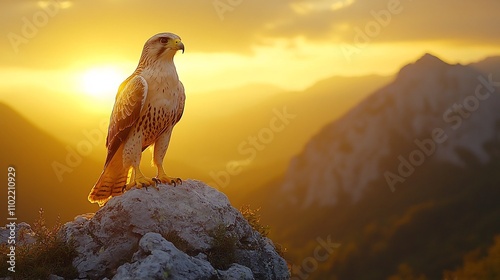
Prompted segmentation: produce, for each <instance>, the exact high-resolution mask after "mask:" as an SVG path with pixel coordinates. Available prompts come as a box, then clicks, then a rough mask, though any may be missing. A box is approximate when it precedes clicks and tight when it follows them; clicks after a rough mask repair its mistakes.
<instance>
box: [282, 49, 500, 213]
mask: <svg viewBox="0 0 500 280" xmlns="http://www.w3.org/2000/svg"><path fill="white" fill-rule="evenodd" d="M487 80H488V77H487V76H485V75H484V74H482V73H480V72H477V71H475V70H474V69H472V68H470V67H466V66H461V65H448V64H445V63H444V62H442V61H440V60H439V59H438V58H436V57H434V56H431V55H429V54H427V55H425V56H424V57H422V58H421V59H420V60H419V61H417V62H416V63H415V64H412V65H408V66H406V67H404V68H403V69H402V70H401V71H400V73H399V75H398V77H397V79H396V80H395V81H394V82H393V83H391V84H390V85H388V86H386V87H384V88H382V89H380V90H379V91H377V92H375V93H374V94H373V95H371V96H370V97H369V98H367V99H366V100H365V101H363V102H362V103H361V104H360V105H358V106H357V107H356V108H354V109H353V110H351V111H350V112H349V113H348V114H346V115H345V116H344V117H343V118H341V119H339V120H338V121H336V122H334V123H332V124H330V125H328V126H326V127H325V128H324V129H323V130H322V131H321V132H320V133H319V134H318V135H316V136H315V137H314V138H313V139H312V140H311V141H310V142H309V143H308V145H307V146H306V148H305V150H304V151H303V152H302V154H301V155H300V156H299V157H297V158H295V159H294V160H293V161H292V164H291V166H290V168H289V170H288V174H290V175H289V176H288V177H287V179H286V181H285V184H284V186H283V190H284V191H292V190H296V188H300V186H299V185H300V184H302V186H310V185H317V186H323V188H322V189H321V190H313V189H308V192H307V194H306V197H305V198H301V200H302V202H303V204H304V206H308V205H311V204H313V203H320V204H321V205H329V204H334V203H335V201H336V198H335V197H336V193H338V192H339V189H342V191H344V192H346V193H348V194H349V195H350V196H351V197H352V198H353V199H354V200H355V201H356V200H358V199H359V198H360V196H361V195H362V193H363V191H364V189H365V188H366V186H367V185H368V184H369V183H370V181H372V180H375V179H377V178H378V177H379V176H380V175H381V174H385V173H386V172H390V173H391V174H395V175H398V172H397V168H396V169H395V168H389V169H387V170H384V169H383V168H382V161H383V160H384V159H385V157H387V156H389V155H393V156H394V161H395V162H396V163H399V162H400V161H401V160H398V156H399V155H401V156H402V157H403V159H405V160H406V161H410V162H413V161H415V162H417V163H419V164H422V163H420V161H425V160H426V158H427V157H429V158H430V157H432V158H433V159H436V160H443V161H449V162H451V163H453V164H456V165H462V166H463V165H464V164H466V162H465V159H464V158H463V157H462V156H461V152H460V151H461V149H465V150H467V151H468V152H470V153H471V155H472V156H473V157H474V158H476V159H477V160H478V161H479V162H480V163H486V162H487V161H488V160H490V159H491V155H489V154H488V153H487V151H486V150H485V148H484V146H483V145H484V144H485V143H486V142H487V141H490V140H494V139H496V137H497V131H496V130H495V128H496V126H497V123H498V121H499V120H500V113H497V112H498V110H497V108H498V107H499V106H500V96H498V95H495V94H494V93H493V92H491V93H490V92H488V88H486V87H484V86H482V85H483V84H485V81H487ZM477 87H481V88H480V90H479V91H476V89H477ZM493 90H494V88H493ZM393 136H395V137H397V138H396V139H397V142H398V143H393V141H394V140H395V137H393ZM433 137H435V138H437V139H435V140H438V141H443V143H437V142H436V141H435V140H431V139H433ZM403 143H404V145H403ZM419 147H424V150H425V151H427V150H426V148H425V147H429V148H428V149H429V151H428V153H429V155H424V156H423V158H421V157H420V155H421V153H422V152H424V151H422V152H415V153H413V154H411V152H413V151H414V150H416V151H418V150H419ZM408 149H409V150H408ZM395 152H396V153H397V154H394V153H395ZM410 156H411V157H412V158H411V159H410V158H409V157H410ZM413 157H415V159H413ZM402 161H404V160H402ZM395 167H397V165H396V166H395ZM387 174H388V175H387V176H388V177H390V176H391V175H389V173H387ZM398 176H399V175H398ZM401 177H405V176H401ZM297 178H300V179H297ZM391 178H392V177H391ZM403 179H404V178H403ZM390 185H391V186H390V188H391V189H394V188H395V186H393V185H394V184H393V183H391V184H390ZM325 194H328V195H325Z"/></svg>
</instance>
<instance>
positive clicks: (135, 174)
mask: <svg viewBox="0 0 500 280" xmlns="http://www.w3.org/2000/svg"><path fill="white" fill-rule="evenodd" d="M148 186H153V187H154V188H157V187H156V181H154V180H153V179H151V178H147V177H146V176H144V174H142V172H141V170H140V169H139V166H136V167H132V177H131V178H130V182H129V183H128V184H127V185H126V186H125V190H127V191H128V190H130V189H131V188H133V187H136V188H138V189H142V188H143V187H148Z"/></svg>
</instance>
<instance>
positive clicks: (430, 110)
mask: <svg viewBox="0 0 500 280" xmlns="http://www.w3.org/2000/svg"><path fill="white" fill-rule="evenodd" d="M480 77H483V78H480ZM488 79H489V77H488V75H486V74H483V73H481V72H478V71H477V70H475V69H473V68H472V67H467V66H462V65H449V64H446V63H444V62H443V61H441V60H439V59H438V58H436V57H434V56H432V55H425V56H424V57H422V58H421V59H419V60H418V61H417V62H415V63H414V64H410V65H407V66H406V67H404V68H402V69H401V71H400V72H399V74H398V76H397V77H396V79H395V80H394V81H393V82H392V83H390V84H388V85H387V86H385V87H383V88H381V89H380V90H378V91H376V92H374V93H373V94H372V95H371V96H369V97H368V98H367V99H366V100H364V101H363V102H361V103H360V104H359V105H358V106H356V107H355V108H353V109H352V110H351V111H349V112H348V113H347V114H346V115H344V116H343V117H341V118H339V119H338V120H336V121H334V122H333V123H331V124H329V125H327V126H325V127H324V128H323V129H322V130H321V131H320V132H319V133H318V134H317V135H316V136H314V137H313V138H312V139H311V141H309V142H308V144H307V145H306V147H305V148H304V150H303V151H302V152H301V154H300V155H298V156H297V157H295V158H294V159H293V161H292V163H291V164H290V166H289V168H288V171H287V174H286V175H285V177H284V179H283V180H282V181H281V184H280V183H276V185H278V186H281V187H278V188H276V187H275V188H272V187H271V186H269V187H268V188H267V189H266V191H265V192H261V193H258V192H256V193H255V194H254V200H261V201H263V202H262V204H261V206H262V212H263V216H264V217H267V220H266V221H265V222H267V223H269V224H271V225H273V229H274V230H273V231H271V235H272V236H273V239H275V240H277V241H278V242H280V243H282V244H284V245H285V246H286V247H288V248H293V249H290V250H289V252H290V254H289V256H290V261H291V262H292V263H294V264H299V265H300V262H301V261H302V260H304V258H305V257H307V256H310V255H311V254H312V253H313V252H314V250H315V246H317V244H315V242H314V240H316V239H317V238H318V237H324V236H331V238H332V240H334V241H335V242H338V243H340V244H342V245H341V246H340V247H339V249H338V250H337V251H335V252H334V253H332V254H331V255H330V256H329V258H328V259H327V260H325V261H324V262H322V263H320V264H319V267H318V269H317V271H316V272H315V273H312V274H311V275H310V276H311V279H387V278H388V277H390V276H391V275H397V274H398V273H399V272H398V270H400V268H401V267H403V268H410V269H412V270H413V271H414V272H415V275H421V274H422V275H426V276H427V277H428V279H439V278H442V273H443V272H444V270H452V269H454V268H456V267H458V266H459V265H460V264H461V263H462V257H463V256H464V255H465V254H466V253H468V252H470V251H472V250H474V249H477V250H478V252H482V250H485V248H488V247H490V246H491V245H492V241H493V237H494V236H495V235H497V234H498V233H500V226H499V224H498V220H499V219H500V206H499V205H498V196H499V195H500V189H499V188H498V186H499V185H500V174H499V173H498V170H499V169H500V111H498V109H497V108H499V107H500V95H498V94H496V92H497V91H500V88H498V84H494V85H483V86H480V85H482V84H488V83H487V82H484V81H483V80H486V81H488ZM493 81H495V79H493ZM478 88H479V90H478ZM488 89H489V90H490V91H491V93H490V94H488ZM388 174H389V175H388ZM284 212H286V215H282V213H284ZM296 275H300V274H296ZM292 276H294V275H292ZM335 277H336V278H335Z"/></svg>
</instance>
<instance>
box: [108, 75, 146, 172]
mask: <svg viewBox="0 0 500 280" xmlns="http://www.w3.org/2000/svg"><path fill="white" fill-rule="evenodd" d="M147 92H148V84H147V82H146V80H145V79H144V78H143V77H141V76H139V75H134V76H131V77H129V78H128V79H126V80H125V81H124V82H123V83H122V84H121V85H120V87H119V89H118V94H117V95H116V100H115V106H114V107H113V112H112V113H111V118H110V121H109V128H108V137H107V138H106V147H107V148H108V155H107V157H106V163H105V165H104V166H107V165H108V163H109V162H110V161H111V159H112V158H113V156H114V155H115V153H116V151H117V150H118V148H119V147H120V145H121V144H122V143H123V141H125V139H126V138H127V136H128V134H129V132H130V129H132V127H133V126H134V124H135V123H136V122H137V120H138V119H139V116H140V114H141V110H142V107H143V106H144V103H145V101H146V96H147Z"/></svg>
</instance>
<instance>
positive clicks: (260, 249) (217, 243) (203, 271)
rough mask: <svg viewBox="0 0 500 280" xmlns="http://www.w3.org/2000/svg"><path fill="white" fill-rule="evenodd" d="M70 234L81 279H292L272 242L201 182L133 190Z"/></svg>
mask: <svg viewBox="0 0 500 280" xmlns="http://www.w3.org/2000/svg"><path fill="white" fill-rule="evenodd" d="M62 232H63V234H64V238H65V239H66V240H67V241H68V242H73V244H75V246H76V250H77V251H78V254H79V256H78V257H77V258H76V259H75V260H74V261H73V264H74V266H75V267H76V268H77V270H78V272H79V277H80V278H88V279H102V278H104V277H107V278H110V279H288V278H289V271H288V267H287V264H286V262H285V260H284V259H283V258H282V257H280V256H279V254H278V253H277V252H276V250H275V247H274V245H273V243H272V242H271V240H269V239H268V238H266V237H263V236H262V235H261V234H260V233H258V232H257V231H255V230H254V229H253V228H252V226H251V225H250V224H249V223H248V222H247V220H246V219H245V218H244V217H243V216H242V214H241V213H240V212H239V211H238V210H237V209H235V208H233V207H232V206H231V204H230V203H229V200H228V199H227V197H226V196H225V195H224V194H223V193H221V192H219V191H217V190H215V189H214V188H212V187H210V186H208V185H206V184H204V183H202V182H199V181H191V180H188V181H185V182H183V184H182V185H180V186H177V187H172V186H168V185H160V186H159V188H158V189H155V188H152V187H149V188H144V189H132V190H130V191H127V192H126V193H124V194H123V195H121V196H118V197H114V198H113V199H111V200H110V201H109V202H108V203H107V204H106V205H105V206H104V207H102V208H101V209H100V210H99V211H97V212H96V213H95V214H86V215H81V216H78V217H76V218H75V220H74V221H73V222H69V223H67V224H66V225H65V226H64V227H63V229H62Z"/></svg>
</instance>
